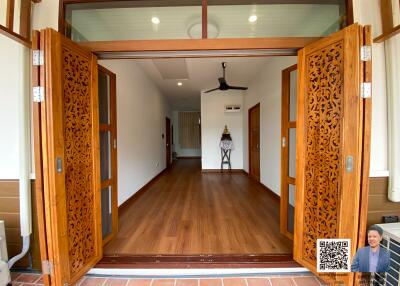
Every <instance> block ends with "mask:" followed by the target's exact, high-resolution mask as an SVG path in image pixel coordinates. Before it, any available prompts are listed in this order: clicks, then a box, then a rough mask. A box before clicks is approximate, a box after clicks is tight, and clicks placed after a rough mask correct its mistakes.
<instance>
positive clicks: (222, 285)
mask: <svg viewBox="0 0 400 286" xmlns="http://www.w3.org/2000/svg"><path fill="white" fill-rule="evenodd" d="M12 278H13V282H12V285H13V286H14V285H15V286H17V285H18V286H40V285H43V282H42V279H41V275H40V274H28V273H12ZM76 285H77V286H321V285H325V284H323V283H322V282H321V281H320V280H318V279H317V278H316V277H315V276H312V275H311V274H310V275H304V276H300V275H299V276H287V275H274V276H262V277H258V276H257V277H250V276H249V277H239V278H234V277H223V278H218V277H213V278H177V279H174V278H155V279H139V278H123V277H121V278H119V277H95V276H86V277H84V278H82V280H81V281H79V282H78V283H77V284H76Z"/></svg>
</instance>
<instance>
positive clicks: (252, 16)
mask: <svg viewBox="0 0 400 286" xmlns="http://www.w3.org/2000/svg"><path fill="white" fill-rule="evenodd" d="M255 21H257V16H256V15H251V16H250V17H249V22H250V23H254V22H255Z"/></svg>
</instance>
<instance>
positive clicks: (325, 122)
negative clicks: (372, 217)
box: [303, 41, 344, 265]
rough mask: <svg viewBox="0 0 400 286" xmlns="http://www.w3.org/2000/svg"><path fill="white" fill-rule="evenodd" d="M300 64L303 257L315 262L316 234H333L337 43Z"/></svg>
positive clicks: (339, 72) (339, 70)
mask: <svg viewBox="0 0 400 286" xmlns="http://www.w3.org/2000/svg"><path fill="white" fill-rule="evenodd" d="M306 66H307V71H306V74H307V80H306V82H307V87H306V89H307V90H306V96H305V136H306V150H305V158H306V162H305V165H306V166H305V177H304V182H305V204H304V218H305V220H304V237H305V240H304V242H303V243H304V247H303V258H304V259H305V260H306V261H308V262H310V263H312V264H315V265H316V241H317V238H336V237H337V228H338V225H337V224H338V211H339V210H338V205H339V198H340V194H341V184H340V181H341V179H340V177H341V170H340V168H341V164H340V158H341V149H340V141H341V137H340V136H341V118H342V104H343V80H344V79H343V42H342V41H340V42H336V43H334V44H332V45H330V46H328V47H326V48H323V49H321V50H318V51H315V52H313V53H311V54H310V55H308V57H307V59H306Z"/></svg>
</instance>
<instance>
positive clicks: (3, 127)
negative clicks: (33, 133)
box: [0, 35, 30, 179]
mask: <svg viewBox="0 0 400 286" xmlns="http://www.w3.org/2000/svg"><path fill="white" fill-rule="evenodd" d="M0 50H1V51H7V52H3V53H0V63H1V65H2V69H1V74H0V102H1V104H0V134H2V135H1V140H0V179H18V178H19V173H20V171H19V141H18V140H19V130H18V128H19V126H18V124H19V120H20V119H21V118H22V117H21V116H20V109H19V104H20V101H21V99H22V97H28V98H29V97H30V94H29V90H30V89H29V86H30V80H29V70H30V69H29V49H28V48H26V47H24V46H23V45H21V44H19V43H17V42H15V41H13V40H11V39H9V38H7V37H5V36H3V35H0Z"/></svg>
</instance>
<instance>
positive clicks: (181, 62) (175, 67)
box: [153, 58, 189, 79]
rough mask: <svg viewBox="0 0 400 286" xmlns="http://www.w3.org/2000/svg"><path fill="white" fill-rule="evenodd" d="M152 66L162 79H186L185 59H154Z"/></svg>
mask: <svg viewBox="0 0 400 286" xmlns="http://www.w3.org/2000/svg"><path fill="white" fill-rule="evenodd" d="M153 63H154V65H155V66H156V68H157V70H158V71H159V72H160V74H161V77H162V78H163V79H188V78H189V75H188V71H187V66H186V61H185V59H180V58H176V59H154V60H153Z"/></svg>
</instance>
